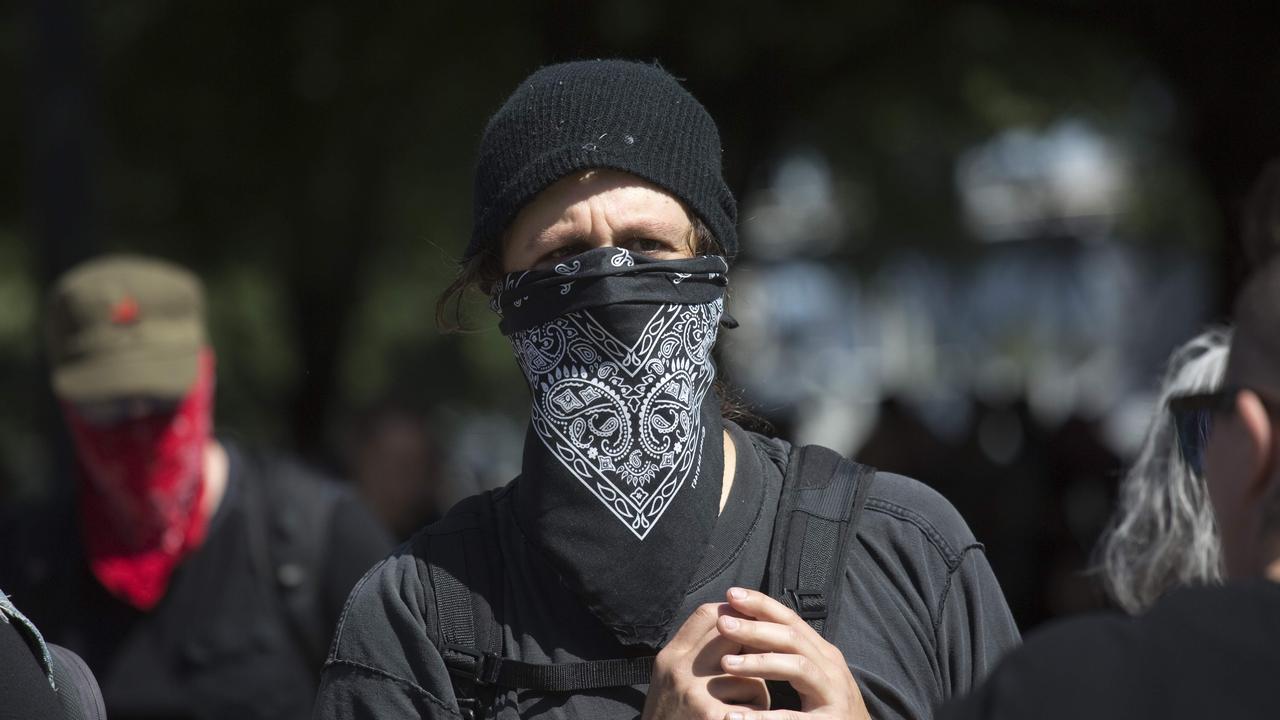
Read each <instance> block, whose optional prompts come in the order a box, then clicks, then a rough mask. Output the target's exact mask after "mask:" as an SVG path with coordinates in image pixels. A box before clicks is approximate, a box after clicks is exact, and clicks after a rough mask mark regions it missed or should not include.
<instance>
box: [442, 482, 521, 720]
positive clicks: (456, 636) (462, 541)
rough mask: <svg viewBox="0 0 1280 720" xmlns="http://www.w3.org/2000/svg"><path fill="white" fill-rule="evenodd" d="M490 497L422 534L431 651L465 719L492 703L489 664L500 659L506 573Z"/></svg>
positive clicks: (471, 501)
mask: <svg viewBox="0 0 1280 720" xmlns="http://www.w3.org/2000/svg"><path fill="white" fill-rule="evenodd" d="M493 494H494V491H489V492H485V493H482V494H480V495H474V496H472V497H469V498H466V499H465V500H462V501H461V502H459V503H458V504H457V505H455V506H454V507H453V508H452V509H451V510H450V511H449V513H448V514H447V515H446V516H445V517H444V518H443V519H441V520H440V521H439V522H437V523H435V524H433V525H431V526H430V527H428V528H427V530H426V533H427V536H428V543H427V558H426V559H427V568H428V572H429V574H430V575H429V576H430V579H431V586H432V591H433V595H434V596H435V606H436V613H435V616H436V633H435V636H434V637H435V642H436V647H437V648H438V649H439V651H440V657H441V658H442V659H443V660H444V664H445V667H447V668H448V670H449V679H450V682H451V683H452V684H453V690H454V695H455V696H456V697H457V698H458V706H459V708H460V709H461V710H462V714H463V717H464V718H468V719H469V718H474V717H479V716H480V711H481V710H482V709H483V708H484V707H485V706H487V704H488V703H489V702H491V701H492V699H493V693H492V688H491V687H490V686H491V684H492V683H490V682H488V677H489V675H491V674H492V666H493V661H492V658H500V657H501V656H502V625H501V621H500V618H501V617H502V613H501V607H502V605H501V603H502V592H503V577H504V575H505V569H504V566H503V562H502V552H501V548H500V547H499V545H498V542H497V532H498V528H497V525H496V522H495V520H494V515H493Z"/></svg>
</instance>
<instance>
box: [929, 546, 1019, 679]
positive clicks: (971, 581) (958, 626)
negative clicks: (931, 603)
mask: <svg viewBox="0 0 1280 720" xmlns="http://www.w3.org/2000/svg"><path fill="white" fill-rule="evenodd" d="M936 621H937V627H938V630H937V639H938V645H939V649H940V650H941V652H942V654H943V657H942V658H940V660H941V661H942V662H943V663H944V664H945V667H944V672H945V676H946V677H947V678H948V680H949V682H948V687H947V688H946V691H947V694H948V695H949V696H951V697H959V696H961V695H964V694H965V693H967V692H969V691H970V690H972V689H973V688H974V686H975V685H977V684H978V683H979V682H981V680H982V679H983V678H984V677H986V676H987V674H988V673H989V672H991V670H992V668H994V667H995V666H996V663H997V662H999V660H1000V659H1001V658H1002V657H1003V656H1004V655H1005V653H1007V652H1009V650H1011V649H1013V648H1015V647H1017V646H1018V643H1019V642H1020V640H1021V638H1020V635H1019V634H1018V626H1017V624H1016V623H1015V622H1014V620H1013V614H1012V613H1011V612H1010V611H1009V606H1008V604H1007V603H1006V602H1005V599H1004V592H1003V591H1001V589H1000V583H999V582H997V581H996V576H995V573H993V572H992V571H991V565H990V563H988V562H987V555H986V553H985V552H983V551H982V548H981V547H980V546H971V547H969V548H968V549H966V550H965V551H964V553H963V555H962V557H961V560H960V562H959V564H957V565H956V567H955V569H954V570H952V571H951V573H950V575H949V578H948V582H947V584H946V589H945V590H944V595H943V600H942V604H941V609H940V611H939V617H938V618H937V620H936Z"/></svg>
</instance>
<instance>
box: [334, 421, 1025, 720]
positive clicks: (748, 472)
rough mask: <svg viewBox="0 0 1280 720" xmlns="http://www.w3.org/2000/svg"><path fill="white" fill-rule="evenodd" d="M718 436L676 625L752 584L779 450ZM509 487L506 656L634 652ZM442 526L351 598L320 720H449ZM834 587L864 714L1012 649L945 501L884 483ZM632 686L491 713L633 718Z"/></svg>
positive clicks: (910, 712) (733, 428)
mask: <svg viewBox="0 0 1280 720" xmlns="http://www.w3.org/2000/svg"><path fill="white" fill-rule="evenodd" d="M725 428H726V429H727V430H728V431H729V433H730V435H731V437H732V438H733V441H734V445H735V447H736V448H737V457H738V463H737V470H736V475H735V479H734V484H733V488H732V489H731V490H730V494H729V499H728V502H727V504H726V505H725V507H724V510H723V511H722V512H721V513H720V515H719V517H718V518H717V520H716V524H715V528H714V530H713V534H712V537H711V541H710V544H709V546H708V548H707V549H706V552H705V555H704V556H703V558H702V562H701V566H700V569H699V571H698V573H697V574H696V575H695V581H694V583H693V584H692V586H691V587H690V588H689V589H688V591H687V593H686V595H685V600H684V606H683V608H682V610H681V614H680V617H686V616H687V615H688V614H689V612H692V609H693V608H694V607H697V605H699V604H702V603H705V602H715V601H717V600H719V599H720V598H722V597H724V593H725V591H726V590H727V589H728V588H729V587H730V586H731V585H739V586H743V587H759V586H760V584H761V582H762V581H763V578H764V573H765V564H766V559H767V557H768V549H769V545H770V541H771V540H772V532H773V521H774V516H775V514H776V510H777V504H778V497H779V492H780V489H781V484H782V477H783V473H784V471H785V469H786V464H787V458H788V453H789V450H790V445H789V444H788V443H786V442H784V441H781V440H776V439H770V438H766V437H764V436H761V435H757V434H754V433H748V432H746V431H744V430H742V429H741V428H739V427H738V426H737V425H735V424H733V423H732V422H729V421H725ZM519 482H520V481H519V480H516V481H514V482H513V483H512V484H511V485H508V486H507V488H505V489H503V490H500V491H498V493H499V494H498V496H497V500H496V504H497V507H496V513H497V514H496V521H497V524H498V528H497V532H498V541H499V542H500V543H501V546H502V553H503V555H504V569H505V572H506V577H505V579H504V583H503V587H504V590H503V596H504V599H503V607H504V613H505V622H504V627H503V628H502V631H503V656H504V657H506V658H509V659H514V660H523V661H526V662H535V663H548V662H554V663H565V662H574V661H577V660H599V659H606V658H616V657H625V656H628V655H634V654H635V651H634V650H633V649H629V648H625V647H623V646H622V645H621V644H620V643H619V642H618V640H617V639H616V638H615V637H614V636H613V635H612V634H611V633H610V632H609V631H608V630H607V629H606V628H605V626H604V625H603V624H602V623H601V622H600V621H599V620H597V619H596V618H595V617H594V616H593V615H592V614H591V613H590V612H589V611H588V610H587V609H586V608H585V607H584V605H583V603H582V601H581V600H580V599H579V598H577V597H576V596H575V595H574V594H573V593H572V592H570V591H569V590H568V589H567V588H566V587H565V586H564V585H563V584H562V583H561V582H560V581H559V579H558V578H557V576H556V574H555V572H554V571H553V570H552V569H551V567H550V566H549V565H548V563H547V562H546V561H545V560H544V559H543V558H541V557H540V555H539V553H538V552H537V550H536V549H534V548H533V547H532V546H531V545H530V544H529V543H528V542H527V540H526V539H525V536H524V534H523V533H522V531H521V528H520V527H519V525H518V524H517V521H516V519H515V515H514V511H513V509H512V508H511V507H510V505H511V502H512V497H513V495H514V494H515V493H514V492H513V488H514V487H515V486H516V485H517V484H518V483H519ZM457 520H458V519H457V518H452V517H450V516H446V517H445V519H444V520H442V521H441V522H440V523H437V524H436V525H434V526H431V527H429V528H427V529H426V530H424V531H423V532H421V533H419V534H418V535H417V536H415V538H414V539H413V540H411V541H410V542H409V543H406V544H405V545H404V546H402V547H401V548H400V549H399V550H398V551H397V552H396V553H395V554H394V555H393V556H392V557H390V558H388V559H387V560H386V561H384V562H383V563H382V564H380V565H378V566H377V567H376V568H375V569H374V570H373V571H372V572H370V573H369V574H368V575H367V576H366V577H365V578H364V579H363V580H362V581H361V582H360V584H359V585H358V586H357V587H356V589H355V590H354V591H353V592H352V598H351V601H350V603H349V605H348V608H347V610H346V611H345V612H344V615H343V618H342V620H341V621H340V623H339V627H338V630H337V632H336V635H335V640H334V645H333V649H332V652H331V654H330V658H329V661H328V662H327V663H326V668H325V673H324V677H323V679H322V682H321V689H320V694H319V696H318V698H317V703H316V717H317V718H323V719H324V720H374V719H375V718H377V719H378V720H408V719H409V718H419V717H424V718H456V717H459V713H458V709H457V704H456V699H455V697H454V693H453V689H452V687H451V685H450V680H449V676H448V672H447V671H446V669H445V666H444V663H443V661H442V660H441V657H440V654H439V652H438V651H437V649H436V646H435V644H434V640H433V638H434V637H436V633H437V632H438V629H437V618H436V617H435V598H434V590H433V588H432V585H431V579H430V576H429V572H428V569H427V567H426V562H425V559H424V556H425V548H426V545H427V544H429V543H431V542H449V541H451V540H455V539H456V538H457V537H458V536H457V535H456V534H451V533H450V532H449V526H450V523H453V524H454V525H457ZM846 568H847V569H846V571H845V575H844V579H845V587H844V590H843V591H842V597H841V600H840V601H839V603H838V605H837V607H836V608H835V610H833V613H835V614H833V616H832V617H831V619H830V622H832V623H833V632H834V635H833V638H834V639H833V642H835V643H836V644H837V645H838V646H839V647H840V648H841V650H842V651H843V652H844V654H845V658H846V660H847V661H848V663H849V665H850V667H851V668H852V671H853V675H854V678H855V679H856V680H857V681H858V683H859V685H860V686H861V688H862V692H863V695H864V697H865V698H866V703H867V707H868V709H869V710H870V711H871V714H872V717H875V718H877V719H878V720H885V719H888V718H928V717H929V716H930V714H931V711H932V709H933V707H934V706H935V705H937V704H939V703H941V702H942V701H944V700H945V699H947V698H949V697H952V696H957V695H960V694H963V693H965V692H967V691H968V690H969V689H970V688H971V687H972V686H973V685H974V684H976V683H977V682H978V681H979V680H980V679H981V678H982V677H983V676H984V675H985V674H986V672H987V670H988V669H989V668H990V667H991V666H992V665H994V664H995V662H996V661H997V660H998V659H999V657H1000V656H1001V655H1002V654H1003V653H1004V652H1006V651H1007V650H1008V649H1010V648H1011V647H1013V646H1014V645H1016V644H1017V642H1018V631H1017V628H1016V626H1015V625H1014V623H1013V619H1012V617H1011V616H1010V614H1009V610H1008V607H1007V606H1006V605H1005V603H1004V597H1003V595H1002V594H1001V593H1000V588H999V585H998V583H997V582H996V579H995V577H994V576H993V575H992V573H991V568H990V566H989V565H988V564H987V561H986V557H985V556H984V553H983V551H982V546H981V545H980V544H978V543H977V542H976V541H975V540H974V538H973V535H972V534H971V533H970V532H969V529H968V527H966V526H965V524H964V520H963V519H961V518H960V516H959V514H958V513H956V512H955V510H954V509H953V508H952V507H951V506H950V504H949V503H947V501H946V500H945V499H943V498H942V496H940V495H938V494H937V493H935V492H933V491H932V490H930V489H928V488H926V487H925V486H923V485H921V484H920V483H918V482H916V481H914V480H911V479H910V478H905V477H902V476H899V475H892V474H889V473H879V475H878V477H877V478H876V480H875V482H874V483H873V484H872V486H871V490H870V493H869V495H868V498H867V501H866V509H865V510H864V512H863V514H862V518H861V520H860V521H859V530H858V536H857V537H856V538H855V539H854V541H853V543H852V544H851V551H850V553H849V554H848V556H847V558H846ZM645 694H646V688H645V687H643V686H633V687H622V688H611V689H607V690H600V691H591V692H581V693H575V694H566V693H559V694H538V693H534V692H518V693H517V692H510V693H507V694H506V695H504V696H499V697H498V699H497V702H496V703H495V706H494V707H495V709H496V714H495V715H494V717H497V718H504V719H505V718H516V717H540V718H560V719H568V718H593V719H596V718H613V717H616V718H623V717H625V718H634V717H636V714H637V713H638V712H639V711H640V710H641V709H642V708H643V706H644V703H645Z"/></svg>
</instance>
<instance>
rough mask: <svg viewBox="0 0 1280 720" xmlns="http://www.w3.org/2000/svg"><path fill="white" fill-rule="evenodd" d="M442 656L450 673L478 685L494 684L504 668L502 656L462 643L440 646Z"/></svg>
mask: <svg viewBox="0 0 1280 720" xmlns="http://www.w3.org/2000/svg"><path fill="white" fill-rule="evenodd" d="M440 657H441V658H442V659H443V660H444V664H445V667H446V668H448V670H449V674H450V675H452V676H454V677H456V678H458V679H459V680H467V681H469V682H473V683H475V684H476V685H493V684H494V683H495V682H497V680H498V672H499V671H500V670H501V669H502V658H501V657H498V656H497V655H495V654H493V653H482V652H479V651H477V650H476V649H475V648H471V647H463V646H461V645H450V644H445V645H444V646H443V647H441V648H440Z"/></svg>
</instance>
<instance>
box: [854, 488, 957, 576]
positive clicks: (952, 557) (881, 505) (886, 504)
mask: <svg viewBox="0 0 1280 720" xmlns="http://www.w3.org/2000/svg"><path fill="white" fill-rule="evenodd" d="M866 507H867V509H868V510H876V511H879V512H880V513H882V514H885V515H889V516H890V517H895V518H897V519H899V520H903V521H905V522H908V523H910V524H912V525H914V526H915V527H916V529H918V530H919V531H920V532H922V533H924V536H925V537H927V538H928V539H929V542H930V543H932V544H933V546H934V548H935V549H937V551H938V554H940V555H941V556H942V559H943V560H944V561H945V562H946V563H947V571H948V572H953V571H954V570H955V568H956V567H957V566H958V565H959V564H960V561H961V559H962V555H963V554H964V552H965V551H967V550H968V549H969V548H970V547H973V546H974V545H976V546H977V547H982V545H981V543H973V545H966V546H965V547H964V548H963V549H961V550H959V551H957V550H956V549H955V548H954V547H952V545H951V543H950V542H948V541H947V539H946V538H945V537H943V535H942V533H941V532H939V531H938V529H937V528H936V527H934V525H933V523H931V522H929V520H928V519H927V518H925V517H924V516H923V515H921V514H920V513H918V512H916V511H914V510H911V509H910V508H906V507H903V506H902V505H899V504H897V503H894V502H890V501H888V500H884V499H882V498H867V505H866Z"/></svg>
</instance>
